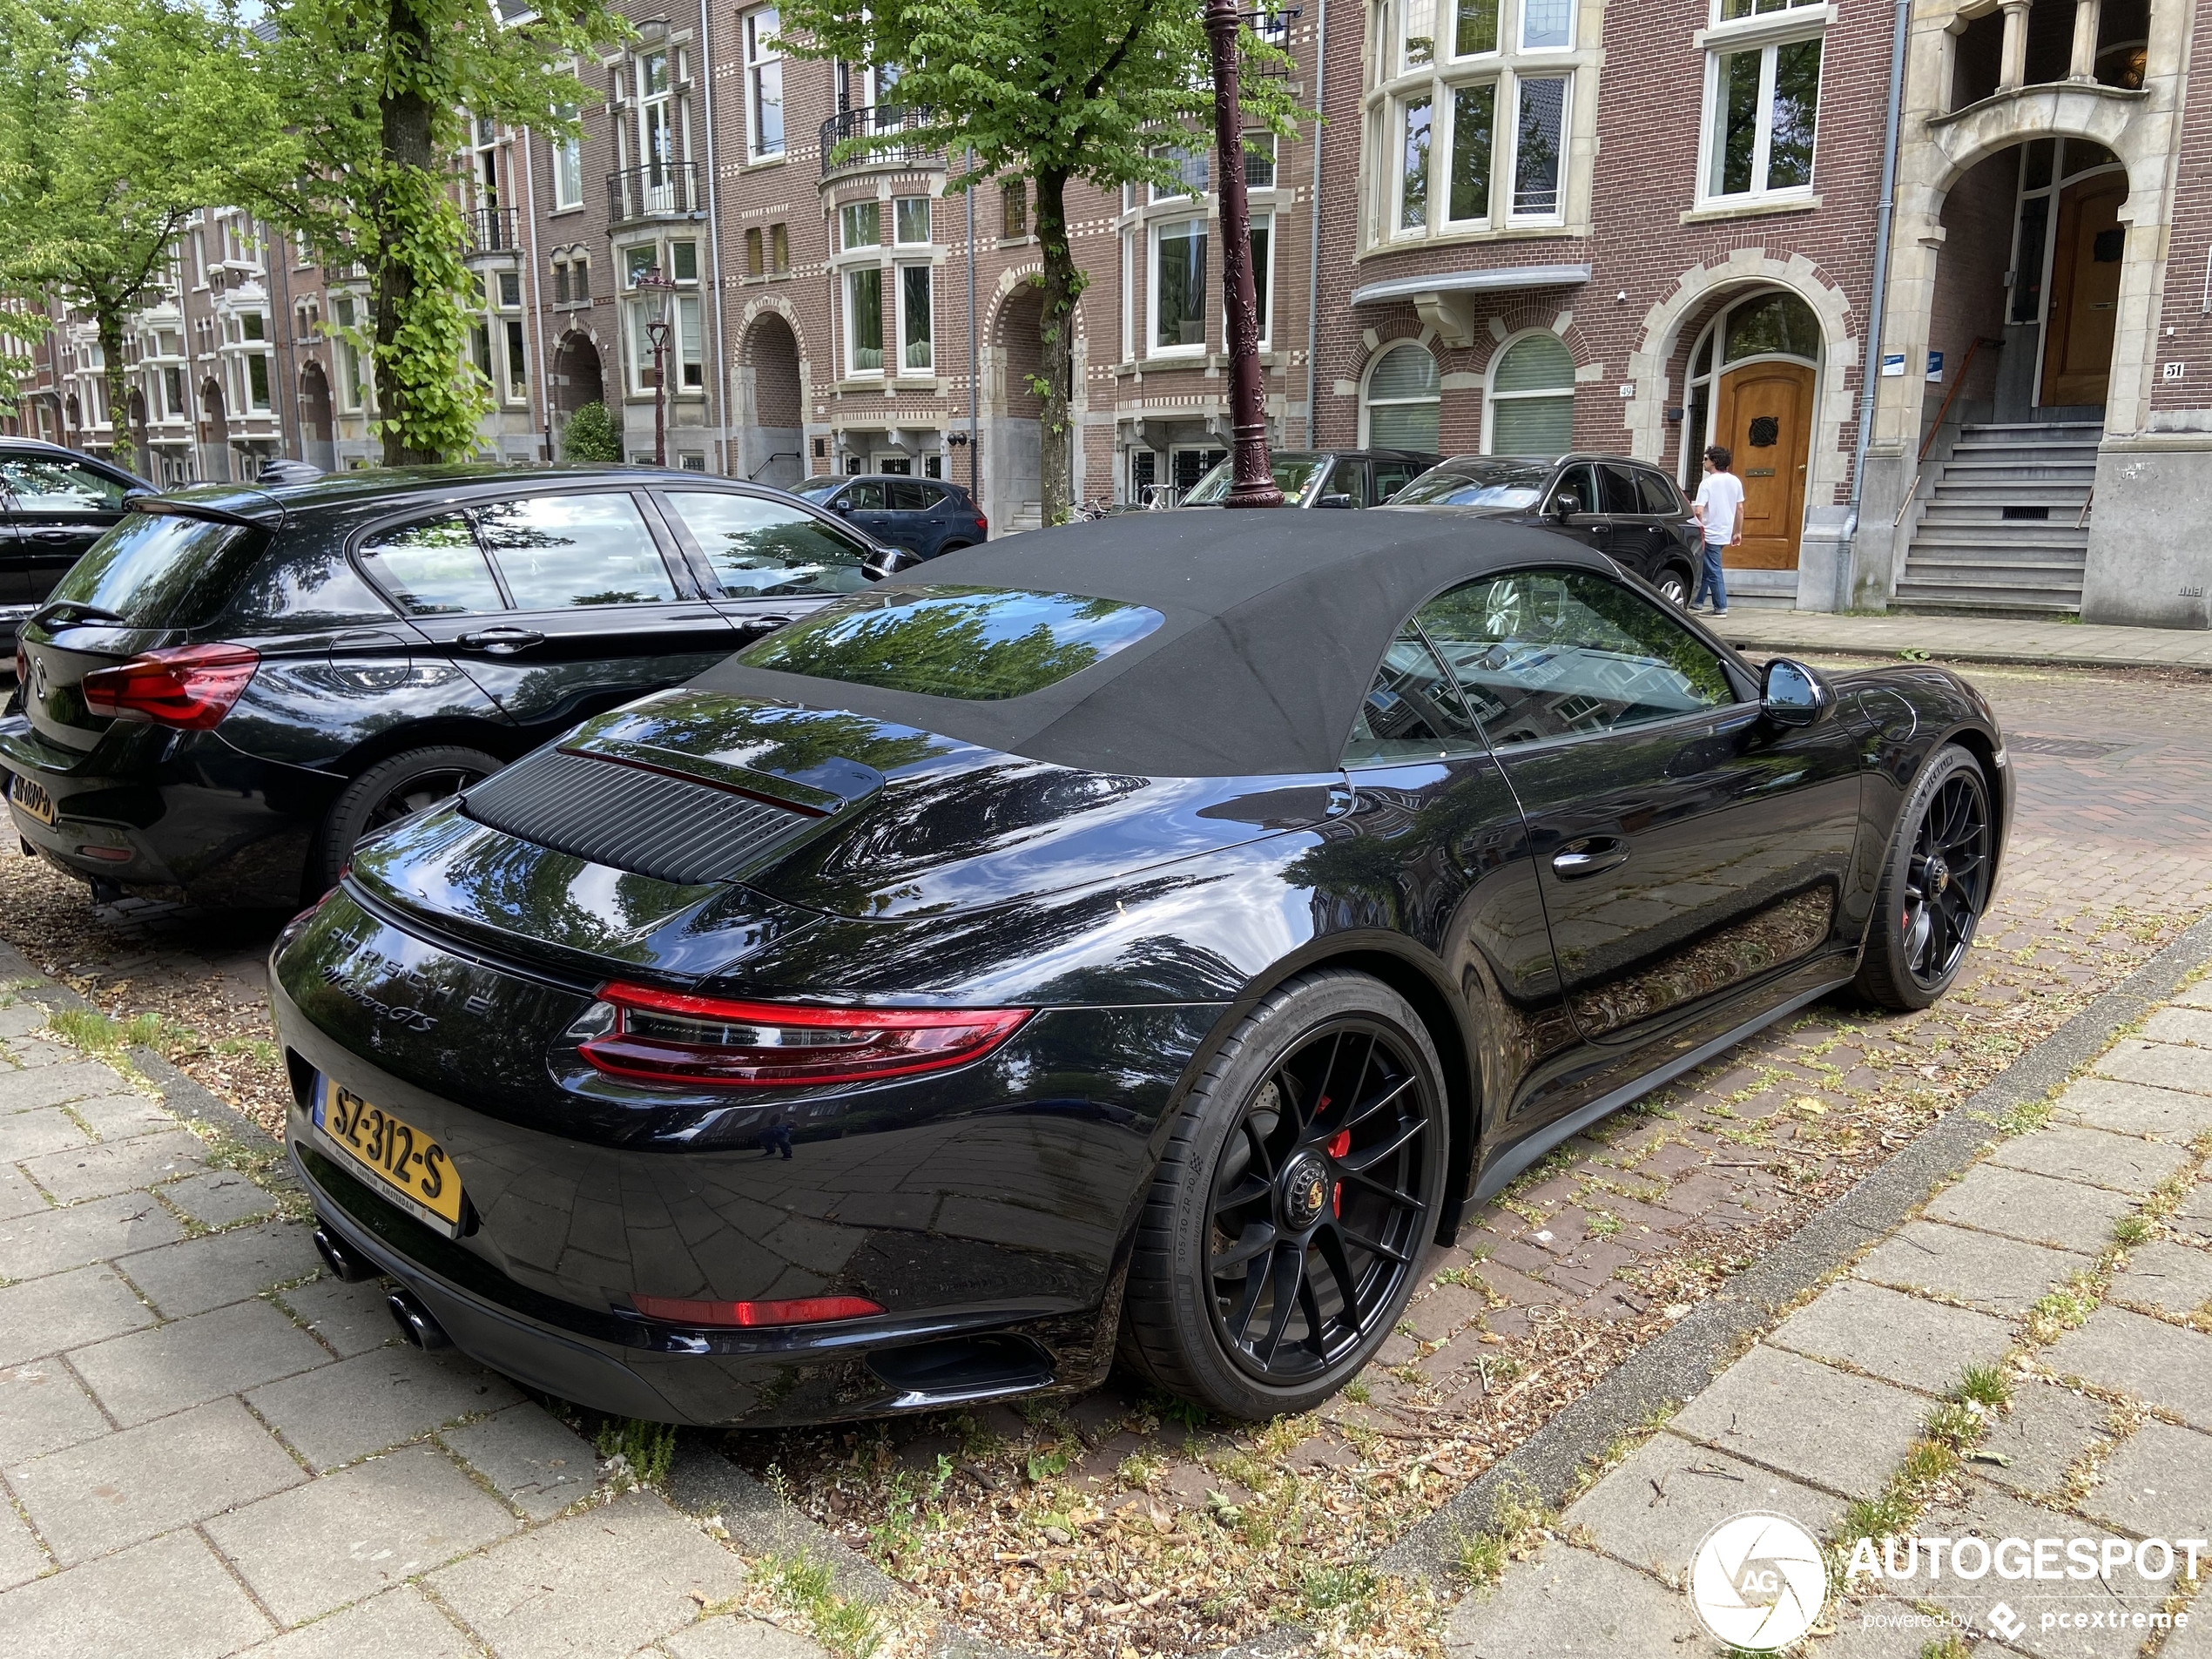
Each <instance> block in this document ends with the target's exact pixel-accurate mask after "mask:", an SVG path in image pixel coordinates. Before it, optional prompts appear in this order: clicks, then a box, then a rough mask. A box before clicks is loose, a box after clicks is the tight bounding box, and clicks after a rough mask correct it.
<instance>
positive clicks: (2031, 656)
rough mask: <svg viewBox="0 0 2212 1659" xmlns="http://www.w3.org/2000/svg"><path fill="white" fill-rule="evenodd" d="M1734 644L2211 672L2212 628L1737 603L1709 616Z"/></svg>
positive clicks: (1958, 659) (1769, 648)
mask: <svg viewBox="0 0 2212 1659" xmlns="http://www.w3.org/2000/svg"><path fill="white" fill-rule="evenodd" d="M1706 620H1707V621H1708V622H1710V624H1712V626H1713V629H1714V631H1716V632H1717V633H1718V634H1719V635H1720V636H1721V637H1722V638H1723V639H1725V640H1727V641H1728V642H1729V643H1730V644H1732V645H1736V646H1738V647H1740V648H1741V649H1743V650H1745V651H1754V652H1772V651H1838V652H1844V653H1850V654H1861V655H1868V656H1876V657H1892V656H1895V655H1896V654H1897V653H1898V652H1899V651H1925V652H1926V653H1927V654H1928V655H1929V656H1930V657H1931V658H1934V659H1935V660H1936V661H1938V662H1946V663H2055V664H2065V665H2067V666H2071V667H2076V668H2185V669H2202V670H2203V671H2207V672H2212V632H2207V631H2197V630H2187V629H2173V628H2113V627H2100V626H2096V625H2094V624H2087V623H2076V622H2059V621H2049V620H2033V621H2031V620H2024V619H2021V618H2019V617H1960V616H1919V615H1914V614H1912V613H1909V612H1903V611H1899V612H1893V613H1892V614H1890V615H1887V616H1851V615H1844V614H1838V613H1832V612H1824V611H1816V610H1750V609H1747V608H1745V607H1743V606H1741V605H1739V606H1737V608H1736V609H1735V610H1732V611H1730V613H1729V615H1728V616H1726V617H1720V618H1714V617H1707V618H1706Z"/></svg>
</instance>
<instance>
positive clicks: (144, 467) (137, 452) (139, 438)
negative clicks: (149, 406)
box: [124, 386, 153, 478]
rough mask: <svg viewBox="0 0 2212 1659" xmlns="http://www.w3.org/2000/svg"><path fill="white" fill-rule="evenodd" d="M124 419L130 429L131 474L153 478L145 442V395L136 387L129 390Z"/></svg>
mask: <svg viewBox="0 0 2212 1659" xmlns="http://www.w3.org/2000/svg"><path fill="white" fill-rule="evenodd" d="M124 415H125V419H126V420H127V421H129V422H130V428H131V461H130V466H131V469H132V471H133V472H136V473H138V474H140V475H142V476H145V477H148V478H151V477H152V476H153V456H152V451H151V449H150V448H149V446H148V444H147V442H146V395H145V393H144V392H141V391H140V390H139V389H138V388H137V387H135V386H134V387H132V388H131V392H130V395H129V398H128V399H127V400H126V401H125V405H124Z"/></svg>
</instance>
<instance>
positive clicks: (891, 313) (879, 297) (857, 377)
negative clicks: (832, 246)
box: [838, 265, 898, 381]
mask: <svg viewBox="0 0 2212 1659" xmlns="http://www.w3.org/2000/svg"><path fill="white" fill-rule="evenodd" d="M870 273H873V275H874V277H875V279H876V284H877V287H876V320H877V325H878V327H879V329H880V333H879V334H878V335H877V338H876V346H877V351H876V367H875V368H861V367H860V361H859V359H858V356H857V354H858V352H859V350H860V341H859V340H858V339H857V338H856V337H855V335H854V334H853V318H854V314H855V307H854V306H853V284H854V282H856V281H857V280H859V279H860V278H861V277H862V276H864V275H867V274H870ZM886 287H890V288H892V289H893V290H894V293H893V294H892V295H891V296H890V303H889V304H886V303H885V300H886V295H885V293H884V292H883V291H884V289H885V288H886ZM896 288H897V283H896V280H891V279H889V267H888V266H882V265H855V266H851V267H850V268H848V269H847V270H846V273H845V275H844V280H842V281H840V283H839V284H838V290H839V293H838V298H839V300H840V301H841V302H842V309H843V311H844V313H845V377H846V379H847V380H854V381H862V380H883V379H887V378H890V376H889V375H888V374H887V367H886V364H885V362H884V359H885V358H886V357H887V356H890V355H892V354H893V353H894V350H895V347H894V344H893V343H892V342H894V341H896V339H897V337H898V334H897V321H896V317H895V312H896V310H897V298H896V292H895V291H896Z"/></svg>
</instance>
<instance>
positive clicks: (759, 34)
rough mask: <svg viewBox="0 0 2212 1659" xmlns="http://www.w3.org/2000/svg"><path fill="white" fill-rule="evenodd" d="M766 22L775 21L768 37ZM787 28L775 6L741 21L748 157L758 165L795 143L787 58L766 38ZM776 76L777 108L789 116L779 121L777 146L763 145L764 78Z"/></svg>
mask: <svg viewBox="0 0 2212 1659" xmlns="http://www.w3.org/2000/svg"><path fill="white" fill-rule="evenodd" d="M763 19H772V20H773V21H772V23H771V24H770V25H769V28H768V30H766V31H765V35H764V31H763V30H762V29H761V26H760V25H761V23H762V20H763ZM782 27H783V17H782V14H781V13H780V12H779V10H777V8H775V7H774V6H757V7H755V8H754V9H753V10H751V11H748V12H746V13H745V16H744V17H741V18H739V19H738V30H739V38H740V39H741V40H742V41H743V42H744V44H745V153H746V155H747V156H749V157H750V158H752V159H753V160H755V161H766V160H770V159H772V158H775V157H777V156H780V155H782V154H783V153H784V146H785V145H787V144H788V143H790V141H791V124H790V121H789V119H788V111H787V109H786V105H785V103H784V85H783V71H784V55H783V53H782V51H779V50H778V49H776V48H773V47H771V46H769V45H767V44H765V36H772V35H773V34H774V32H775V30H779V29H780V28H782ZM771 69H772V70H774V71H775V72H776V104H777V106H778V108H779V110H780V111H786V112H785V113H784V114H782V115H779V118H778V127H779V131H778V132H777V134H776V141H775V143H774V144H772V145H770V144H765V143H763V142H762V141H761V136H760V132H761V120H760V105H761V96H760V90H761V78H762V76H763V75H764V74H765V73H766V72H767V71H769V70H771Z"/></svg>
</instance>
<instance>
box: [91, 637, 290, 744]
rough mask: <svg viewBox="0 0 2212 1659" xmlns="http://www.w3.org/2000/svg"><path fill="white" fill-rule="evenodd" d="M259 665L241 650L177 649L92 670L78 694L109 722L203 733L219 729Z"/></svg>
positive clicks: (229, 647) (217, 647) (258, 657)
mask: <svg viewBox="0 0 2212 1659" xmlns="http://www.w3.org/2000/svg"><path fill="white" fill-rule="evenodd" d="M260 664H261V655H260V652H259V651H253V650H251V649H249V648H248V647H246V646H244V645H178V646H173V647H172V648H170V649H169V650H166V651H146V652H144V653H142V654H141V655H139V656H137V657H133V658H132V659H131V660H130V661H129V662H127V663H118V664H117V665H116V666H115V667H113V668H96V669H94V670H93V671H91V673H89V674H87V675H86V676H85V677H84V678H83V679H82V680H80V681H79V682H78V692H79V694H80V695H82V696H83V698H84V706H85V708H86V709H87V710H88V711H91V713H94V714H105V715H106V716H108V717H109V718H111V719H116V720H142V721H145V722H147V723H149V724H151V725H166V726H174V727H176V728H177V729H178V730H179V731H181V732H208V731H212V730H213V729H214V728H215V727H216V726H218V725H221V724H222V720H223V717H224V716H225V715H226V714H228V713H229V712H230V711H231V705H233V703H235V702H237V701H238V699H239V693H240V692H242V691H245V690H246V682H247V681H249V680H251V679H252V678H253V671H254V670H255V669H257V668H259V667H260Z"/></svg>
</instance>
